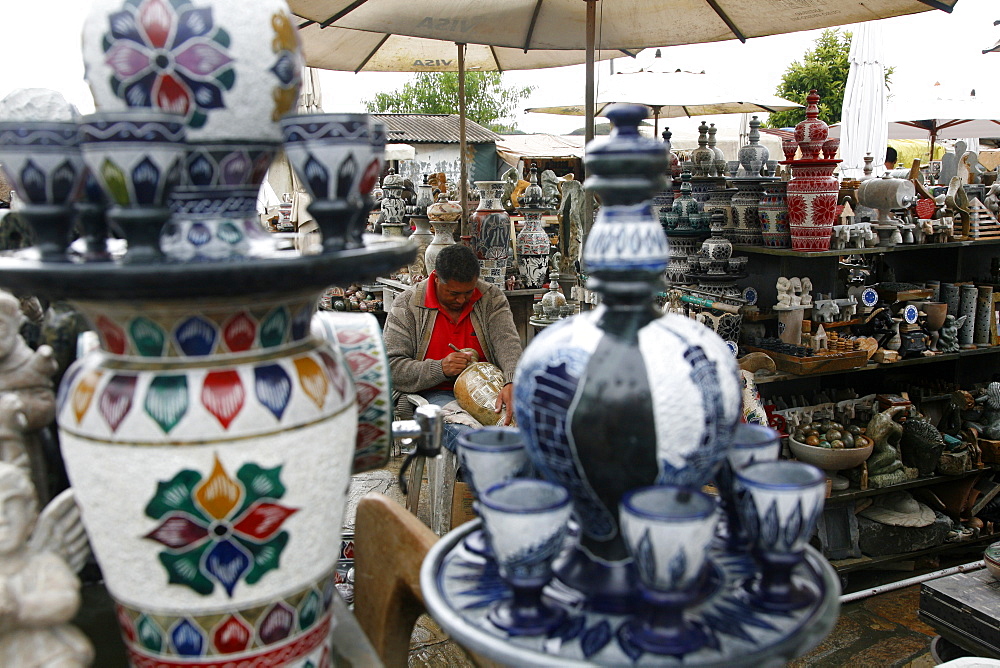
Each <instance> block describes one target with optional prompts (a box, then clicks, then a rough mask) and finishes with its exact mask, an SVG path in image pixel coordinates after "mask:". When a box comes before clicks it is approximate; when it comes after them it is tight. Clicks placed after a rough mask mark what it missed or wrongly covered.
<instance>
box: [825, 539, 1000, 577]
mask: <svg viewBox="0 0 1000 668" xmlns="http://www.w3.org/2000/svg"><path fill="white" fill-rule="evenodd" d="M997 540H1000V535H998V534H995V533H994V534H990V535H988V536H980V537H979V538H973V539H972V540H966V541H962V542H960V543H942V544H941V545H936V546H934V547H928V548H925V549H923V550H914V551H913V552H901V553H899V554H887V555H885V556H882V557H857V558H852V559H836V560H832V561H830V565H831V566H833V567H834V568H835V569H836V570H837V572H838V573H850V572H852V571H860V570H863V569H865V568H872V567H874V566H878V565H879V564H888V563H891V562H894V561H908V560H910V559H916V558H917V557H926V556H929V555H932V554H941V553H943V552H951V551H952V550H954V551H956V552H957V551H958V550H961V549H962V548H969V549H972V548H976V547H979V546H982V545H989V544H990V543H993V542H995V541H997Z"/></svg>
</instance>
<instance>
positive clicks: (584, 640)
mask: <svg viewBox="0 0 1000 668" xmlns="http://www.w3.org/2000/svg"><path fill="white" fill-rule="evenodd" d="M612 637H614V634H612V633H611V624H609V623H608V620H606V619H604V620H601V621H600V622H598V623H597V624H594V625H593V626H591V627H590V628H589V629H587V630H586V631H584V632H583V635H582V636H580V649H582V650H583V655H584V656H585V657H587V658H588V659H589V658H590V657H592V656H594V655H595V654H597V653H598V652H600V651H601V650H602V649H604V648H605V647H606V646H607V644H608V643H609V642H611V638H612Z"/></svg>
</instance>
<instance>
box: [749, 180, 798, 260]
mask: <svg viewBox="0 0 1000 668" xmlns="http://www.w3.org/2000/svg"><path fill="white" fill-rule="evenodd" d="M787 186H788V183H787V182H786V181H775V182H773V183H769V184H767V185H765V186H764V196H763V197H761V199H760V205H759V207H758V209H757V210H758V213H759V215H760V231H761V236H762V237H763V240H764V245H765V246H769V247H771V248H788V247H789V246H791V244H792V237H791V232H790V230H789V227H788V205H787V203H786V202H785V197H786V188H787Z"/></svg>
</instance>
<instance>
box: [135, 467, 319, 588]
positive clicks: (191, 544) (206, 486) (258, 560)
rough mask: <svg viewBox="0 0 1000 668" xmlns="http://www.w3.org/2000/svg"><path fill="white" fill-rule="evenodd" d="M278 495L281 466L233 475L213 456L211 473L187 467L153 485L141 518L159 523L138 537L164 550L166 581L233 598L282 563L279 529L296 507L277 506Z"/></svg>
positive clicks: (285, 537)
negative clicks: (221, 591) (217, 591)
mask: <svg viewBox="0 0 1000 668" xmlns="http://www.w3.org/2000/svg"><path fill="white" fill-rule="evenodd" d="M284 494H285V487H284V485H283V484H282V483H281V467H280V466H276V467H274V468H270V469H268V468H262V467H260V466H258V465H257V464H253V463H247V464H244V465H243V466H241V467H240V470H239V471H237V473H236V475H235V477H234V476H231V475H230V474H229V473H228V472H227V471H226V469H225V468H224V467H223V466H222V463H221V462H219V460H218V458H216V460H215V463H214V465H213V467H212V471H211V475H208V474H203V473H202V472H200V471H191V470H188V469H185V470H183V471H180V472H178V473H177V474H176V475H175V476H174V477H173V478H171V479H170V480H164V481H161V482H160V483H159V484H158V485H157V488H156V494H155V495H154V496H153V498H152V499H150V501H149V503H148V504H147V505H146V515H147V516H148V517H151V518H152V519H154V520H156V521H158V522H159V523H160V524H159V526H157V527H156V528H155V529H153V530H152V531H150V532H149V533H148V534H146V535H145V536H144V537H145V538H148V539H150V540H154V541H156V542H158V543H160V544H162V545H163V549H162V551H161V552H160V554H159V559H160V563H162V564H163V568H164V569H166V571H167V573H169V575H170V582H171V584H179V585H184V586H186V587H189V588H191V589H192V590H194V591H196V592H198V593H199V594H202V595H205V596H207V595H209V594H211V593H212V592H213V591H214V590H215V588H216V587H217V586H221V587H222V588H223V589H225V590H226V594H228V595H229V596H230V598H231V597H232V595H233V591H234V590H235V589H236V587H237V586H240V585H243V586H252V585H254V584H256V583H257V582H258V581H260V579H261V578H262V577H263V576H264V575H265V574H266V573H267V572H268V571H271V570H273V569H274V568H276V567H277V565H278V563H279V562H280V560H281V552H282V550H284V549H285V546H286V545H287V544H288V540H289V537H290V536H289V534H288V532H287V531H283V530H282V525H283V524H284V522H285V520H287V519H288V518H289V517H291V516H292V515H293V514H294V513H296V512H297V511H298V510H299V509H298V508H290V507H288V506H284V505H281V503H280V502H279V501H280V499H281V497H282V496H284Z"/></svg>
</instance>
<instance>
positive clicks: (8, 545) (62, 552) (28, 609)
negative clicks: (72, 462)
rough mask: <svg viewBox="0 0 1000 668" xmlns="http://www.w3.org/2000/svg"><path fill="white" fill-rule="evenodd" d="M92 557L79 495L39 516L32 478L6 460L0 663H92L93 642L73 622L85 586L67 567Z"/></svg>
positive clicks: (36, 666)
mask: <svg viewBox="0 0 1000 668" xmlns="http://www.w3.org/2000/svg"><path fill="white" fill-rule="evenodd" d="M36 519H37V526H36ZM32 529H34V531H33V532H32ZM29 536H30V540H29ZM88 552H89V545H88V544H87V536H86V534H85V533H84V532H83V526H82V524H81V523H80V516H79V510H78V508H77V506H76V502H75V500H74V498H73V492H72V490H66V491H65V492H63V493H62V494H60V495H59V496H57V497H56V498H55V499H53V500H52V502H51V503H49V505H48V506H46V507H45V510H43V511H42V513H41V515H39V514H38V506H37V501H36V500H35V490H34V488H33V487H32V484H31V480H30V479H29V478H28V476H27V475H25V473H24V472H23V471H22V470H21V469H19V468H17V467H15V466H12V465H10V464H4V463H0V665H2V666H24V667H32V668H42V667H43V666H45V667H48V666H57V667H59V668H76V667H77V666H79V667H81V668H82V667H83V666H89V665H90V664H91V662H92V661H93V659H94V650H93V647H91V644H90V641H89V640H87V637H86V636H85V635H84V634H83V633H82V632H81V631H80V630H79V629H77V628H76V627H74V626H72V625H70V624H69V623H68V622H69V621H70V620H71V619H73V616H74V615H75V614H76V611H77V609H78V608H79V607H80V583H79V580H77V578H76V575H75V574H74V572H73V570H71V569H70V566H69V565H68V564H69V563H73V564H74V565H75V566H76V567H79V566H81V565H82V563H83V562H85V561H86V559H87V554H88Z"/></svg>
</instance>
